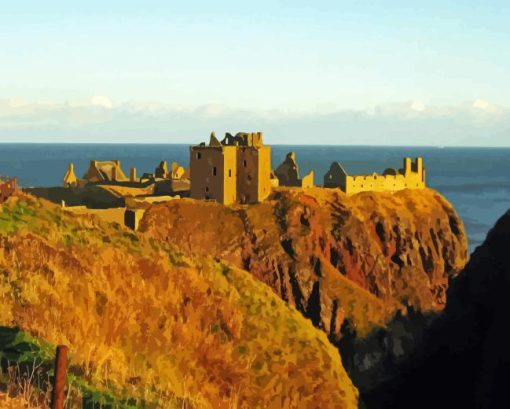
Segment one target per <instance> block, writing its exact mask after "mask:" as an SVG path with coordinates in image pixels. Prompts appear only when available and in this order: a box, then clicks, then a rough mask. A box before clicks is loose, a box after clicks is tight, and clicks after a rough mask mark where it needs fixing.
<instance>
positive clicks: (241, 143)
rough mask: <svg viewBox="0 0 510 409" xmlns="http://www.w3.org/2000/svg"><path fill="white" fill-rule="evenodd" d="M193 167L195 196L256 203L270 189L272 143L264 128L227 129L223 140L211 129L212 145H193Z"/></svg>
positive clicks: (263, 197) (192, 181) (191, 158)
mask: <svg viewBox="0 0 510 409" xmlns="http://www.w3.org/2000/svg"><path fill="white" fill-rule="evenodd" d="M190 169H191V193H190V196H191V198H193V199H205V200H215V201H217V202H219V203H223V204H232V203H257V202H261V201H263V200H264V199H265V198H267V197H268V196H269V194H270V193H271V186H272V183H273V182H272V181H271V147H270V146H267V145H264V143H263V141H262V132H253V133H245V132H239V133H237V134H236V135H235V136H232V135H231V134H229V133H227V134H226V135H225V138H224V139H223V140H222V141H221V142H220V141H219V140H218V139H217V138H216V135H215V134H214V132H212V133H211V137H210V141H209V145H206V144H205V143H201V144H200V145H196V146H191V147H190Z"/></svg>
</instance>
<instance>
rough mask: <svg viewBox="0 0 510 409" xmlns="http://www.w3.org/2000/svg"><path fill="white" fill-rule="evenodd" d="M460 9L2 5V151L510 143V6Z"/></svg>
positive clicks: (363, 4)
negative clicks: (260, 141)
mask: <svg viewBox="0 0 510 409" xmlns="http://www.w3.org/2000/svg"><path fill="white" fill-rule="evenodd" d="M459 3H460V2H458V1H457V2H453V1H428V2H409V1H407V2H404V1H378V2H375V1H316V2H304V1H300V0H297V1H296V0H295V1H257V2H239V1H237V2H234V1H215V2H205V1H194V2H193V1H189V2H186V4H184V2H173V1H109V2H104V1H103V2H99V1H87V2H76V1H45V2H42V1H18V2H17V3H15V2H10V3H9V4H7V5H6V4H3V5H2V8H1V10H0V27H1V29H0V50H1V51H0V55H1V59H0V61H1V63H0V78H1V80H0V141H10V140H13V139H14V138H16V140H20V141H54V142H58V141H62V140H66V141H76V142H82V141H105V140H108V141H114V142H137V141H140V140H144V141H147V140H150V141H154V142H164V141H167V142H182V141H188V140H189V139H190V138H198V139H204V136H203V135H204V133H205V134H207V133H208V132H209V131H210V129H211V128H215V129H216V130H217V131H218V132H219V133H221V132H223V131H232V132H235V131H236V130H238V129H243V130H250V129H247V128H248V127H256V129H257V130H258V129H259V128H260V129H262V130H264V131H265V132H266V135H267V138H269V140H270V141H271V142H273V143H277V142H282V143H283V142H286V141H296V142H298V143H307V142H309V141H310V138H311V137H312V136H311V135H310V133H314V135H313V137H312V138H313V140H314V141H315V142H316V143H334V144H337V143H338V144H345V143H353V141H359V143H368V144H380V143H383V142H384V143H386V144H405V142H406V140H407V139H406V138H411V137H406V136H405V133H406V132H409V133H411V134H412V139H413V140H412V141H409V144H436V145H487V146H498V145H510V126H509V124H510V112H509V108H508V107H510V92H509V91H510V86H509V84H510V25H509V24H508V22H509V21H510V5H509V4H508V3H507V2H503V1H492V2H481V1H477V2H475V1H463V2H462V4H459ZM254 130H255V129H254Z"/></svg>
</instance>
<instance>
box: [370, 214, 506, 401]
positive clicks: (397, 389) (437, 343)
mask: <svg viewBox="0 0 510 409" xmlns="http://www.w3.org/2000/svg"><path fill="white" fill-rule="evenodd" d="M509 249H510V211H508V212H507V213H506V214H505V215H503V216H502V217H501V218H500V219H499V221H498V222H497V223H496V225H495V226H494V228H493V229H492V230H491V231H490V232H489V234H488V235H487V238H486V240H485V242H484V243H483V245H482V246H480V247H478V248H477V249H476V250H475V252H474V253H473V255H472V256H471V259H470V261H469V263H468V264H467V266H466V267H465V269H464V270H463V271H462V272H461V273H460V274H459V275H458V276H457V277H456V278H455V279H454V280H452V283H451V286H450V288H449V289H448V293H447V303H446V308H445V309H444V311H443V312H442V313H441V315H440V316H439V317H438V318H437V319H436V320H435V322H434V324H433V325H432V327H431V328H430V329H429V330H428V331H427V333H426V336H425V340H424V342H423V344H422V345H421V347H420V349H419V351H418V352H417V353H416V354H415V355H414V356H413V357H412V359H410V360H409V362H408V363H407V364H406V365H405V367H404V368H402V373H401V375H400V376H399V377H397V378H396V379H393V380H392V381H390V382H387V383H385V384H383V385H380V387H379V388H377V389H376V390H373V391H371V392H370V393H367V394H365V396H364V400H365V404H366V407H368V408H410V407H412V408H431V407H434V408H454V407H455V408H482V409H484V408H502V407H507V406H508V388H507V384H508V372H509V370H510V348H509V345H510V331H508V311H510V297H509V296H508V294H509V293H510V252H509Z"/></svg>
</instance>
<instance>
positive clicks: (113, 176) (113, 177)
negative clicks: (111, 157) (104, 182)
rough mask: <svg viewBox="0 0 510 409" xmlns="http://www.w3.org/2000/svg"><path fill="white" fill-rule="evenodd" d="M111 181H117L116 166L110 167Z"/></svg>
mask: <svg viewBox="0 0 510 409" xmlns="http://www.w3.org/2000/svg"><path fill="white" fill-rule="evenodd" d="M112 180H117V166H114V167H112Z"/></svg>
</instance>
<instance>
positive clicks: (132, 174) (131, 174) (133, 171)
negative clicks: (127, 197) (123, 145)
mask: <svg viewBox="0 0 510 409" xmlns="http://www.w3.org/2000/svg"><path fill="white" fill-rule="evenodd" d="M129 180H130V181H131V182H136V168H131V169H129Z"/></svg>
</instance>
